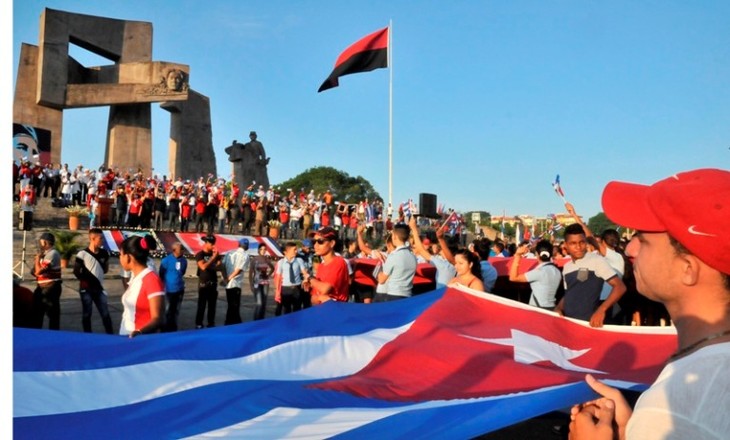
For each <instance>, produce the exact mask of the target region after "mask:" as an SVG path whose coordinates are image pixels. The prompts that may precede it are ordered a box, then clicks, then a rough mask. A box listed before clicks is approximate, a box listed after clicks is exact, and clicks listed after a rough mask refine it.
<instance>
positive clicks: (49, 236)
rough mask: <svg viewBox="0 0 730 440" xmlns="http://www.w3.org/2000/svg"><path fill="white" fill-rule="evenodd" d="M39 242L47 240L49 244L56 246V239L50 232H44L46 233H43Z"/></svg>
mask: <svg viewBox="0 0 730 440" xmlns="http://www.w3.org/2000/svg"><path fill="white" fill-rule="evenodd" d="M39 240H45V241H47V242H49V243H51V244H55V243H56V237H54V236H53V234H51V233H50V232H44V233H42V234H41V236H40V238H39Z"/></svg>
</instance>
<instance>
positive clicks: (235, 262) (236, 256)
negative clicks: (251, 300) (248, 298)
mask: <svg viewBox="0 0 730 440" xmlns="http://www.w3.org/2000/svg"><path fill="white" fill-rule="evenodd" d="M249 261H250V259H249V258H248V253H246V250H245V249H243V248H242V247H239V248H238V249H236V250H235V251H233V252H229V253H227V254H226V255H225V256H224V257H223V265H224V266H225V268H226V273H227V274H228V276H230V275H231V274H232V273H233V272H235V271H236V269H241V272H239V273H238V275H237V276H236V277H235V278H233V279H232V280H231V281H229V282H228V283H227V284H226V289H234V288H239V289H240V288H241V287H243V277H244V275H246V274H247V273H248V267H249Z"/></svg>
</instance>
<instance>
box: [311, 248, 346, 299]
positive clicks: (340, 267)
mask: <svg viewBox="0 0 730 440" xmlns="http://www.w3.org/2000/svg"><path fill="white" fill-rule="evenodd" d="M317 279H318V280H320V281H324V282H325V283H327V284H329V285H331V286H332V290H330V292H329V293H328V295H329V297H330V298H332V299H334V300H336V301H340V302H347V299H348V292H349V290H350V275H349V274H348V272H347V263H346V262H345V259H344V258H342V257H338V256H337V255H335V256H333V257H332V259H331V260H330V261H329V263H327V264H324V263H320V265H319V267H317ZM312 292H315V293H319V294H322V292H317V291H316V289H312Z"/></svg>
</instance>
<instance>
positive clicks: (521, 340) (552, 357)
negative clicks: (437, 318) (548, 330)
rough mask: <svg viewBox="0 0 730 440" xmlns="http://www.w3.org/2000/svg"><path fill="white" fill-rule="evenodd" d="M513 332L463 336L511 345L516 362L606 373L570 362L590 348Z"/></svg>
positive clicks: (513, 330) (517, 331) (584, 371)
mask: <svg viewBox="0 0 730 440" xmlns="http://www.w3.org/2000/svg"><path fill="white" fill-rule="evenodd" d="M511 333H512V337H511V338H501V339H488V338H477V337H474V336H469V335H464V334H462V335H461V336H463V337H465V338H469V339H473V340H475V341H481V342H488V343H490V344H499V345H511V346H513V347H514V349H515V362H520V363H522V364H534V363H537V362H542V361H549V362H551V363H553V364H554V365H556V366H558V367H560V368H562V369H564V370H570V371H578V372H582V373H596V374H606V372H605V371H599V370H592V369H590V368H584V367H581V366H579V365H575V364H574V363H572V362H570V360H571V359H575V358H578V357H580V356H583V355H584V354H586V353H587V352H588V351H589V350H590V348H586V349H583V350H571V349H570V348H567V347H563V346H562V345H560V344H556V343H555V342H551V341H548V340H547V339H544V338H541V337H540V336H536V335H531V334H529V333H525V332H522V331H520V330H515V329H512V330H511Z"/></svg>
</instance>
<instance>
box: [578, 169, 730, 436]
mask: <svg viewBox="0 0 730 440" xmlns="http://www.w3.org/2000/svg"><path fill="white" fill-rule="evenodd" d="M602 202H603V209H604V211H605V213H606V216H608V218H609V219H611V220H612V221H614V222H616V223H618V224H620V225H624V226H627V227H630V228H633V229H636V230H637V233H636V235H635V236H634V238H632V240H631V243H629V246H628V247H627V249H626V254H627V255H628V256H629V257H630V258H631V259H632V260H633V263H634V275H635V276H636V283H637V289H638V290H639V292H640V293H641V294H642V295H644V296H646V297H647V298H650V299H652V300H655V301H659V302H661V303H663V304H664V306H666V308H667V311H668V312H669V314H670V316H671V318H672V321H673V323H674V325H675V326H676V328H677V337H678V338H677V339H678V343H679V347H678V349H677V351H676V352H675V353H674V354H673V355H672V356H671V357H670V358H669V360H668V363H667V365H666V366H665V367H664V370H663V371H662V372H661V373H660V374H659V377H658V378H657V380H656V381H655V382H654V384H652V386H651V387H650V388H649V389H648V390H646V391H645V392H644V393H643V394H642V395H641V397H640V398H639V400H638V401H637V402H636V405H635V407H634V409H633V412H632V409H631V407H630V406H629V405H628V404H627V402H626V400H625V399H624V398H623V397H622V395H621V393H620V392H619V391H618V390H616V389H614V388H611V387H609V386H607V385H605V384H603V383H601V382H599V381H598V380H596V379H594V378H593V377H592V376H590V375H589V376H588V377H586V381H587V382H588V385H590V386H591V388H593V389H594V390H595V391H596V392H597V393H599V394H600V395H601V396H602V397H601V398H599V399H596V400H594V401H591V402H587V403H584V404H582V405H577V406H575V407H574V408H573V409H572V411H571V419H572V421H571V424H570V431H571V433H570V434H571V436H570V438H571V439H592V440H593V439H603V438H606V439H611V438H615V436H618V438H622V439H623V438H628V439H632V438H641V439H665V438H677V439H680V438H703V439H704V438H713V439H715V438H716V439H720V438H727V435H728V433H730V417H728V416H727V410H728V405H730V400H728V396H729V395H730V394H728V390H730V374H728V371H729V370H730V228H728V226H727V221H728V219H730V172H728V171H724V170H717V169H700V170H694V171H688V172H684V173H679V174H676V175H674V176H671V177H669V178H667V179H664V180H661V181H659V182H657V183H655V184H653V185H650V186H646V185H638V184H632V183H623V182H611V183H609V184H608V186H606V189H605V190H604V192H603V200H602Z"/></svg>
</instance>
